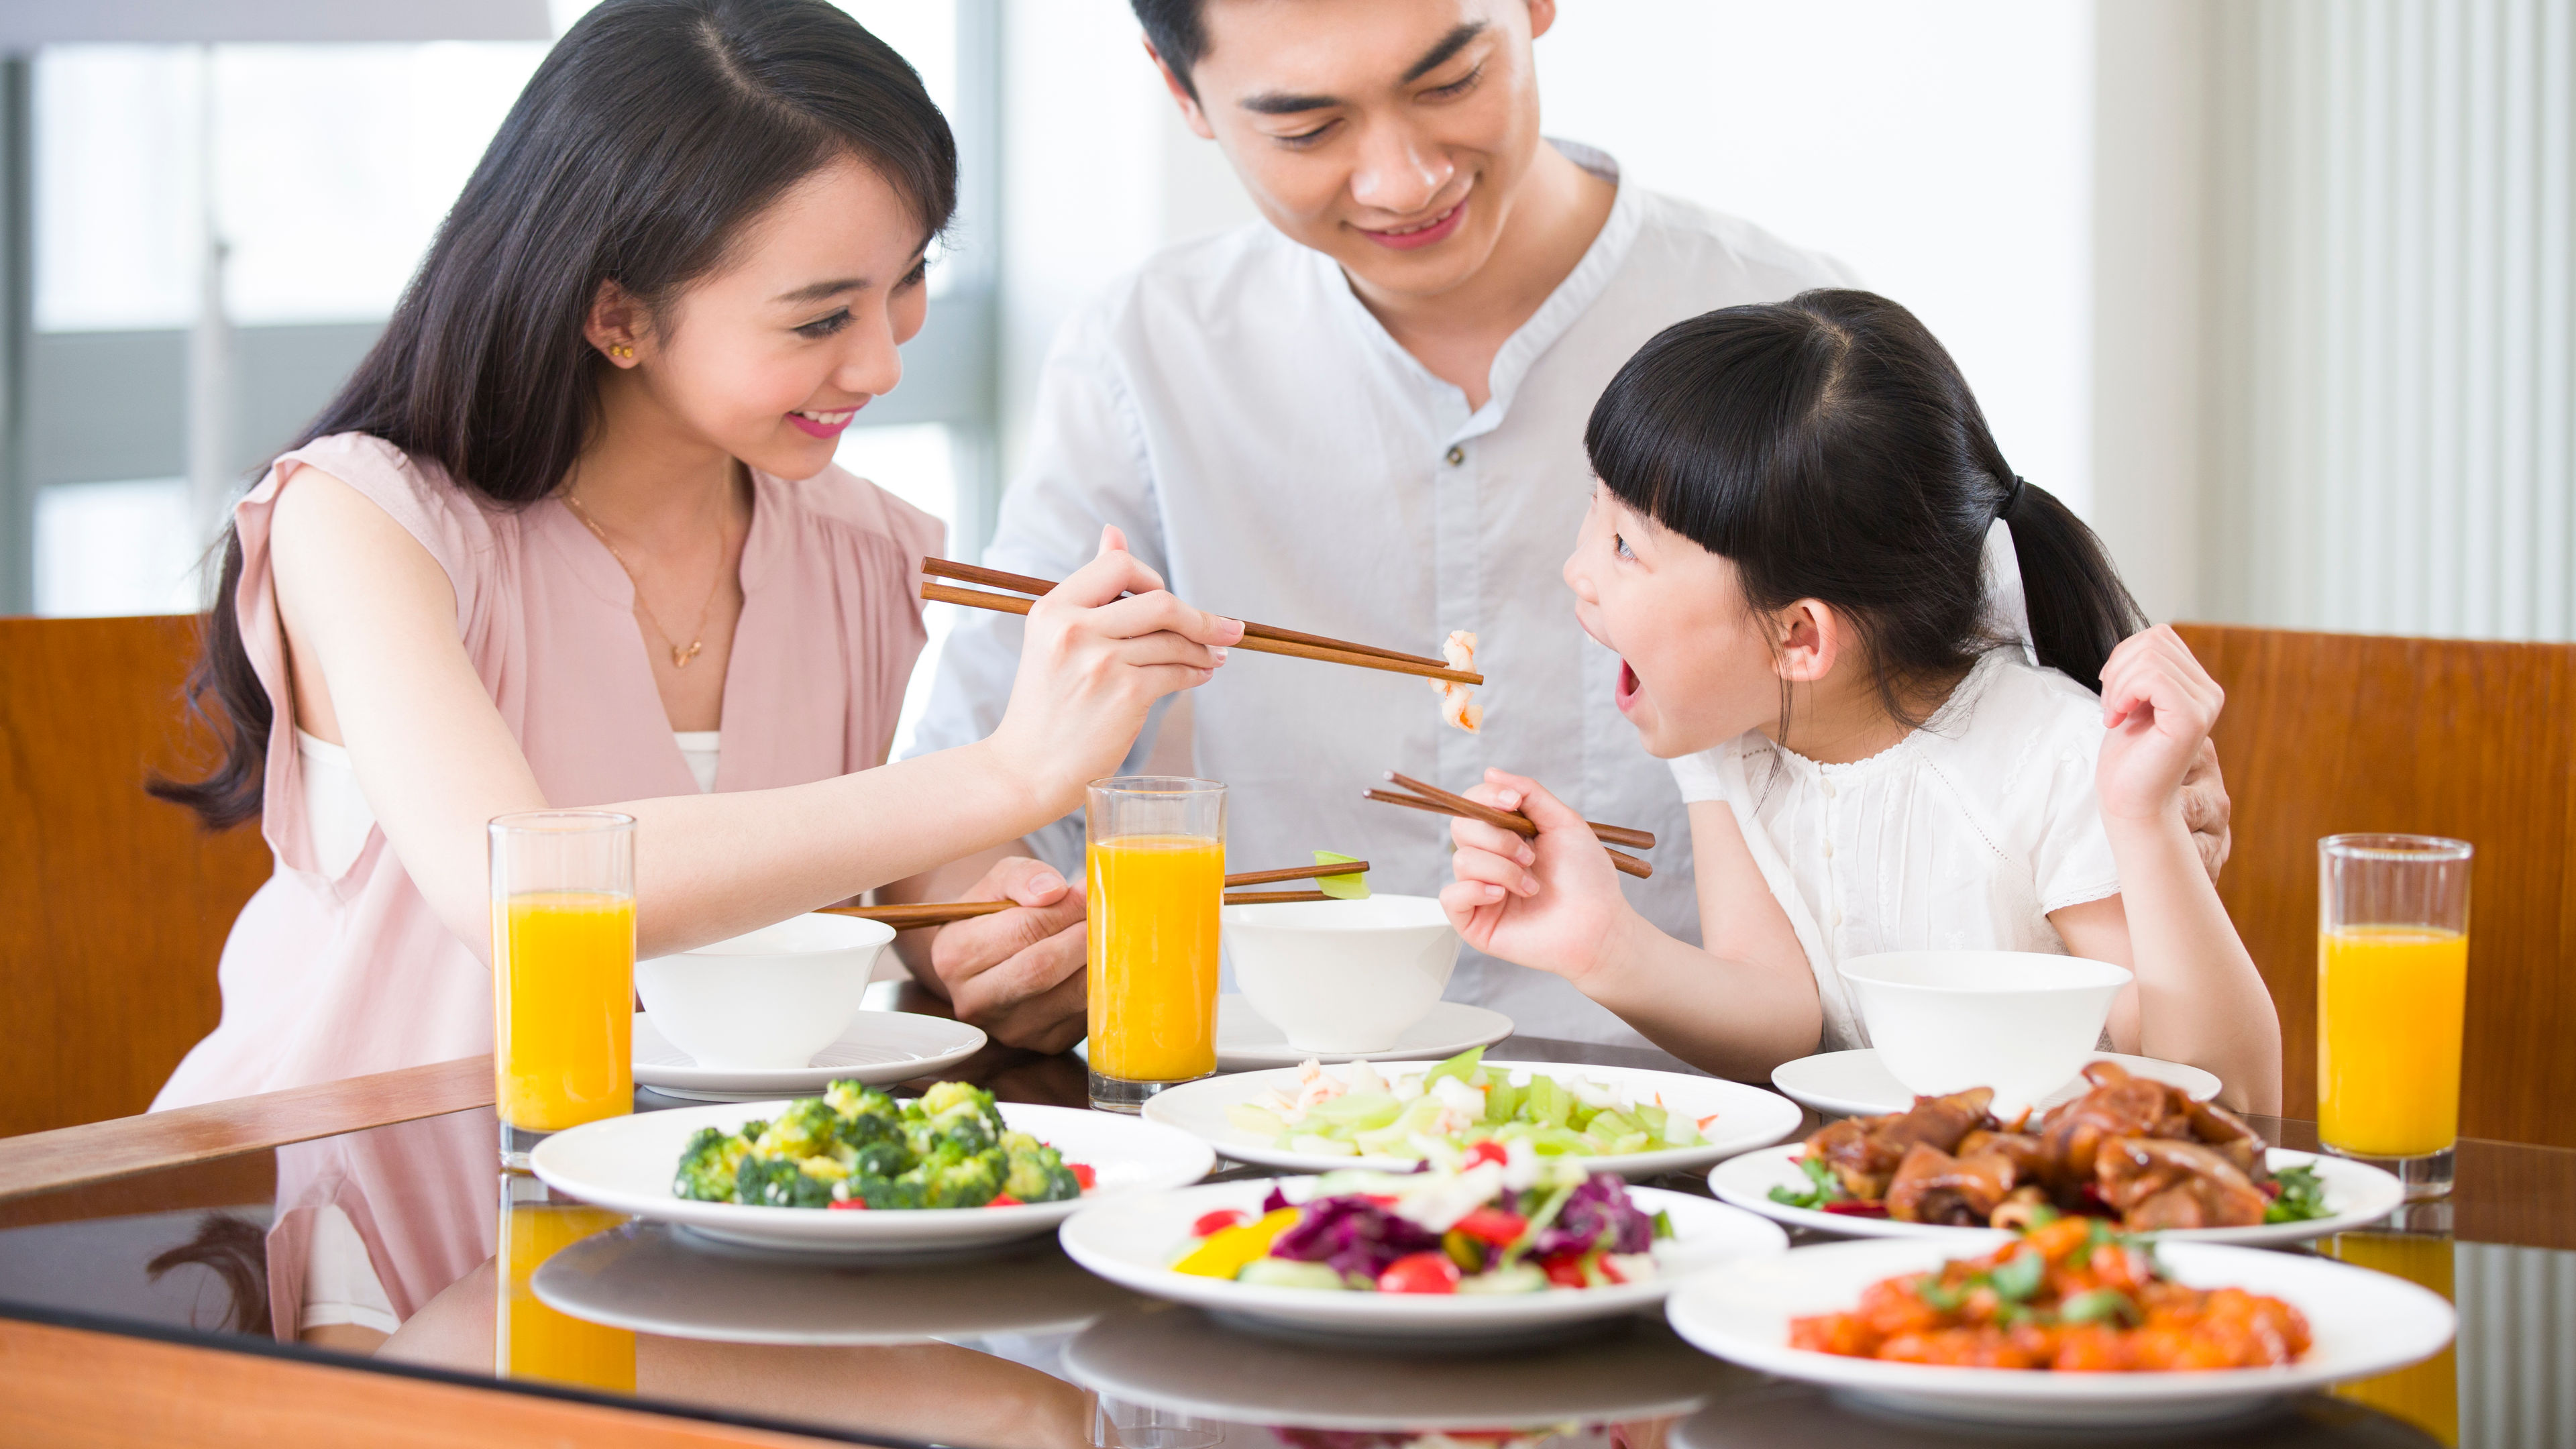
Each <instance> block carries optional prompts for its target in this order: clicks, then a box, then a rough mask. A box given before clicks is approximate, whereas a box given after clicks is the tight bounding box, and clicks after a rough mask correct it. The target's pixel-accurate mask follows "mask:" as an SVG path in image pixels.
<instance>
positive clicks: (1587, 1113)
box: [1226, 1047, 1716, 1169]
mask: <svg viewBox="0 0 2576 1449" xmlns="http://www.w3.org/2000/svg"><path fill="white" fill-rule="evenodd" d="M1484 1057H1485V1049H1484V1048H1483V1047H1476V1048H1473V1049H1471V1050H1468V1051H1464V1052H1460V1053H1459V1054H1458V1055H1456V1056H1454V1057H1451V1058H1450V1059H1449V1060H1447V1061H1445V1062H1442V1063H1440V1064H1439V1065H1438V1066H1435V1067H1430V1068H1427V1069H1421V1070H1415V1071H1409V1072H1397V1073H1392V1074H1389V1073H1384V1072H1381V1071H1380V1070H1379V1069H1378V1068H1377V1067H1376V1066H1374V1065H1372V1064H1370V1063H1368V1062H1352V1063H1349V1064H1348V1065H1346V1066H1340V1067H1326V1066H1324V1065H1322V1064H1321V1063H1318V1062H1314V1061H1308V1062H1306V1063H1305V1064H1304V1065H1303V1066H1302V1067H1300V1068H1299V1077H1298V1082H1297V1086H1296V1089H1295V1090H1294V1091H1286V1090H1279V1089H1273V1090H1270V1091H1266V1092H1263V1093H1262V1094H1261V1095H1260V1096H1258V1097H1255V1098H1253V1099H1252V1100H1250V1101H1246V1102H1237V1103H1235V1104H1234V1105H1233V1106H1230V1107H1228V1108H1227V1109H1226V1122H1227V1125H1229V1126H1231V1127H1233V1128H1234V1129H1235V1130H1236V1131H1238V1132H1243V1133H1247V1134H1249V1135H1251V1136H1254V1137H1258V1138H1260V1139H1261V1140H1263V1141H1264V1142H1267V1143H1269V1144H1271V1145H1272V1146H1274V1147H1277V1148H1279V1149H1280V1150H1282V1151H1286V1152H1302V1153H1309V1154H1312V1155H1316V1156H1326V1157H1393V1158H1398V1159H1401V1160H1404V1161H1409V1162H1429V1163H1432V1164H1434V1165H1436V1166H1439V1167H1443V1168H1452V1169H1454V1168H1456V1167H1457V1166H1458V1165H1459V1164H1460V1163H1462V1162H1463V1161H1465V1159H1466V1155H1467V1151H1468V1148H1469V1147H1470V1146H1472V1145H1473V1144H1475V1143H1478V1142H1484V1141H1493V1142H1498V1143H1502V1144H1504V1145H1506V1146H1508V1145H1510V1144H1512V1143H1515V1142H1526V1143H1528V1144H1529V1150H1530V1151H1531V1152H1534V1153H1536V1154H1537V1155H1539V1156H1542V1157H1609V1156H1614V1155H1625V1154H1628V1153H1634V1152H1661V1151H1664V1150H1666V1149H1669V1148H1676V1147H1702V1146H1706V1145H1707V1141H1708V1139H1707V1138H1705V1137H1703V1136H1702V1135H1701V1130H1702V1129H1703V1128H1704V1127H1705V1126H1706V1125H1707V1124H1708V1123H1709V1122H1711V1121H1714V1120H1716V1119H1715V1114H1710V1115H1708V1116H1704V1117H1701V1118H1698V1119H1696V1120H1694V1119H1693V1118H1691V1117H1690V1116H1689V1115H1688V1114H1686V1113H1682V1112H1677V1111H1673V1110H1671V1109H1669V1108H1667V1107H1666V1106H1665V1105H1664V1104H1663V1102H1662V1101H1660V1100H1656V1101H1637V1100H1635V1099H1633V1098H1631V1097H1630V1096H1629V1095H1628V1094H1627V1093H1626V1092H1625V1091H1623V1090H1622V1089H1620V1088H1619V1087H1617V1086H1615V1085H1612V1084H1609V1083H1604V1082H1595V1081H1590V1080H1587V1079H1585V1078H1583V1077H1580V1076H1576V1075H1573V1074H1572V1073H1571V1072H1569V1073H1568V1074H1566V1075H1565V1076H1563V1077H1554V1076H1549V1075H1547V1074H1546V1073H1543V1072H1532V1071H1528V1070H1527V1069H1521V1070H1517V1071H1507V1070H1505V1069H1503V1068H1500V1067H1489V1066H1487V1065H1485V1061H1484Z"/></svg>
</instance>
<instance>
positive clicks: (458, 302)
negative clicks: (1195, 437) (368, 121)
mask: <svg viewBox="0 0 2576 1449" xmlns="http://www.w3.org/2000/svg"><path fill="white" fill-rule="evenodd" d="M842 156H855V157H856V158H858V159H859V160H860V161H861V162H863V163H865V164H866V165H868V166H870V167H872V168H874V169H875V170H876V171H877V172H878V173H879V174H880V175H882V176H883V177H885V179H886V181H887V182H888V183H889V184H890V185H891V186H892V187H893V188H894V190H895V191H896V192H897V193H898V194H900V195H901V196H903V197H904V199H905V200H906V201H908V202H909V203H910V205H911V207H912V210H913V214H914V219H915V220H916V221H917V222H918V223H919V224H920V226H921V229H922V231H923V233H924V234H925V235H929V234H934V233H937V232H939V231H942V230H944V229H945V228H946V227H947V225H948V222H949V219H950V217H951V216H952V215H953V213H954V211H955V209H956V201H957V145H956V141H955V139H954V138H953V137H952V136H951V135H950V133H949V130H948V122H947V120H946V119H945V118H944V117H942V116H941V115H940V114H939V109H938V107H936V106H934V105H932V104H931V102H930V96H929V94H928V92H926V91H924V90H923V89H922V86H921V78H920V77H919V76H917V75H915V74H914V73H913V70H912V67H911V66H909V65H907V64H905V63H904V60H903V57H901V56H899V55H897V54H895V52H894V51H893V50H892V49H890V48H888V47H887V46H886V44H885V43H884V42H883V41H880V40H878V39H877V38H876V37H875V36H873V35H870V34H869V33H868V32H867V31H866V30H864V29H862V28H861V27H860V25H859V24H858V22H857V21H855V20H852V19H851V18H850V17H849V16H848V15H847V14H845V13H843V12H842V11H841V10H839V9H837V8H836V7H834V6H832V5H830V4H828V3H826V0H608V3H605V4H602V5H600V6H599V7H598V8H596V9H594V10H592V11H591V12H590V13H589V14H588V15H586V16H584V17H582V19H581V20H580V21H579V22H578V23H576V24H575V25H574V26H573V27H572V29H571V30H570V31H568V32H566V33H565V35H564V37H563V39H562V40H561V41H560V42H558V43H557V44H556V46H555V48H554V49H553V51H551V52H550V53H549V54H548V55H547V56H546V59H545V62H544V63H543V64H542V65H540V66H539V67H538V68H537V73H536V75H535V76H534V77H533V78H532V79H530V80H529V82H528V88H527V89H526V90H525V91H523V92H521V93H520V96H519V99H518V101H517V103H516V104H514V105H512V106H511V107H510V114H509V117H508V119H506V120H504V121H503V122H502V123H501V129H500V131H499V133H498V134H496V135H495V136H494V137H493V138H492V144H491V146H490V148H489V149H487V150H486V151H485V152H484V153H483V159H482V161H481V163H480V164H478V165H477V166H476V167H475V168H474V175H473V177H472V179H471V180H469V181H467V182H466V183H465V190H464V191H463V193H462V194H460V195H459V196H458V197H457V199H456V205H455V206H454V208H453V209H451V210H450V211H449V212H448V214H447V219H446V220H445V221H444V222H443V223H441V224H440V226H439V230H438V236H437V239H436V240H435V241H433V242H432V243H431V244H430V249H429V255H428V256H427V257H426V258H425V259H424V260H423V261H422V262H421V266H420V271H419V273H418V274H417V275H416V276H414V277H413V278H412V281H411V285H410V287H409V288H408V289H406V290H405V292H404V294H403V298H402V301H401V303H400V304H399V305H397V306H396V307H395V309H394V314H393V318H392V320H391V321H390V322H388V323H387V324H386V327H385V331H384V335H383V336H382V337H380V338H378V339H377V341H376V345H375V347H374V348H373V349H372V350H370V351H369V352H368V354H367V357H366V360H365V361H364V362H361V363H360V364H359V365H358V370H357V371H356V372H355V373H354V374H352V375H351V376H350V378H349V381H348V383H347V384H346V385H345V386H343V387H342V388H341V389H340V394H339V396H337V397H335V398H333V399H332V400H331V403H330V405H329V406H328V407H325V408H324V409H323V410H322V413H321V415H320V416H319V417H317V418H315V419H314V420H313V422H312V424H311V425H310V426H308V427H307V428H306V429H305V431H304V435H303V436H302V437H301V438H299V439H297V440H296V442H295V443H294V444H293V445H291V446H292V447H301V446H303V445H304V444H305V443H309V442H311V441H312V440H314V439H315V438H320V437H327V436H329V435H331V434H334V433H346V432H359V433H371V434H373V435H375V436H376V437H379V438H382V439H384V440H385V441H386V442H389V443H391V444H393V445H394V446H395V447H397V448H400V449H402V450H403V451H404V452H405V453H408V454H410V455H411V456H412V457H413V458H415V459H417V460H419V461H421V462H422V463H424V464H436V465H437V466H438V467H440V468H443V469H445V470H446V473H447V476H448V477H449V478H450V479H451V480H453V481H454V482H455V483H456V485H457V486H459V487H463V488H466V489H470V490H471V491H473V492H474V493H476V494H478V495H480V496H481V497H482V498H483V499H484V500H486V501H488V502H489V503H491V504H493V505H496V506H501V507H524V506H525V505H527V504H530V503H534V502H536V501H537V500H539V499H541V498H544V497H545V496H546V495H547V494H549V493H551V492H553V491H554V489H555V488H556V486H557V485H558V484H559V483H561V482H562V480H563V478H564V476H565V474H566V473H567V471H568V470H569V469H570V468H571V467H572V463H573V460H574V457H575V455H577V454H578V453H579V452H580V450H581V447H582V444H583V442H584V441H585V440H586V439H587V438H588V437H589V435H590V431H591V429H592V428H593V427H594V426H596V424H597V422H598V417H599V403H598V392H597V380H598V379H597V369H598V368H600V367H602V366H605V365H606V364H604V363H603V362H602V361H601V360H600V359H599V358H598V357H597V356H596V355H595V354H594V353H593V351H592V350H591V347H590V345H589V343H588V342H587V341H585V340H584V338H583V335H582V329H583V325H584V323H585V321H586V319H587V316H588V313H589V309H590V306H591V302H592V299H593V298H594V297H595V296H596V295H597V294H598V292H599V289H600V285H601V284H602V283H604V282H611V281H613V282H616V283H617V284H618V285H619V286H620V287H622V288H624V289H625V290H626V292H627V293H629V294H630V295H632V296H633V297H635V298H636V299H637V300H638V301H639V302H640V303H642V305H643V306H644V308H645V309H646V311H647V312H648V314H649V313H652V312H655V311H658V310H659V309H660V308H662V307H663V306H665V305H667V304H668V303H669V302H670V301H671V300H672V299H673V298H674V297H676V296H677V294H678V293H679V292H680V291H681V290H682V289H683V288H685V287H686V286H687V285H688V284H689V283H691V282H694V281H696V280H698V279H700V278H702V277H705V276H706V275H708V274H709V273H711V272H714V271H716V270H717V269H719V268H720V267H722V266H723V265H724V264H725V263H726V262H727V261H728V260H729V257H728V249H729V248H730V247H731V245H732V244H733V242H734V240H735V238H736V237H737V236H739V234H740V233H741V231H742V228H743V225H744V224H745V223H746V222H748V221H750V220H751V219H752V218H753V217H755V216H757V215H758V214H759V213H760V212H761V211H762V210H763V209H764V208H766V207H767V206H768V205H769V204H770V203H771V202H773V201H775V200H776V199H777V198H778V197H779V196H780V195H781V194H782V193H784V192H785V191H787V190H788V189H789V188H791V187H793V186H794V185H795V184H796V183H797V182H799V181H801V180H803V179H804V178H805V177H807V176H809V175H811V174H813V173H814V172H815V171H816V170H818V169H820V168H821V167H823V166H825V165H827V164H829V163H830V162H832V161H833V160H835V159H836V158H839V157H842ZM223 551H224V563H223V572H222V577H221V582H220V583H219V585H218V587H217V591H216V594H215V597H214V601H213V605H212V607H211V608H209V609H208V611H207V614H206V619H205V625H204V631H205V653H204V655H203V657H201V658H200V659H199V661H198V663H197V666H196V669H195V671H194V672H193V673H192V674H191V675H190V678H189V683H188V696H189V700H190V702H191V703H192V704H193V705H194V706H195V707H196V709H197V710H198V711H199V712H200V713H202V714H203V715H204V716H205V717H206V718H207V719H208V721H209V723H211V724H212V725H213V727H214V730H215V733H216V736H217V737H218V739H220V740H221V742H222V746H223V758H222V760H221V761H220V762H219V763H218V764H217V765H216V767H215V769H214V771H213V773H211V774H209V775H208V776H207V777H206V778H204V779H202V780H194V781H186V782H180V781H170V780H161V781H156V782H154V784H153V785H152V791H153V793H154V794H156V795H159V796H161V797H162V798H163V799H165V800H174V801H177V802H179V803H180V804H183V805H186V806H188V807H190V808H191V809H193V810H195V811H196V812H197V814H198V815H199V816H200V817H202V818H203V819H204V820H205V822H206V824H207V825H208V826H209V827H212V828H217V829H220V828H223V827H226V826H231V825H237V824H240V823H241V822H243V821H246V820H250V819H253V818H255V817H257V816H258V814H259V813H260V792H261V786H262V782H263V776H264V774H265V771H266V763H267V756H268V735H269V729H270V726H271V723H272V717H273V710H272V706H271V704H270V701H269V698H268V693H267V691H266V690H265V689H264V688H263V687H262V686H261V684H260V681H259V677H258V675H257V674H255V673H254V672H253V671H252V669H251V663H250V656H249V654H248V653H247V652H246V651H245V650H244V649H243V647H242V636H241V625H240V622H239V621H238V620H237V619H236V618H235V617H234V613H233V603H234V595H235V593H236V591H237V589H238V587H239V585H240V582H241V572H242V550H241V539H240V537H239V536H238V535H237V534H229V533H228V535H227V537H226V539H225V540H224V544H223Z"/></svg>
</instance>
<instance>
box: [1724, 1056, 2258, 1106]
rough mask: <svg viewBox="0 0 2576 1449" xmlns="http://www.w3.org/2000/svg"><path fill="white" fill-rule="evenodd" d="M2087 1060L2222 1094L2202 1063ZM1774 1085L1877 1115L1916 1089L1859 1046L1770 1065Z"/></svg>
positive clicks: (2049, 1099) (2073, 1088) (2055, 1100)
mask: <svg viewBox="0 0 2576 1449" xmlns="http://www.w3.org/2000/svg"><path fill="white" fill-rule="evenodd" d="M2085 1060H2086V1061H2087V1062H2118V1063H2119V1064H2120V1065H2121V1066H2124V1067H2127V1068H2128V1069H2129V1074H2130V1075H2131V1076H2137V1077H2153V1078H2154V1079H2155V1080H2157V1081H2159V1082H2171V1083H2172V1084H2174V1085H2175V1086H2177V1087H2180V1088H2182V1089H2183V1091H2184V1092H2185V1093H2186V1094H2188V1095H2189V1096H2190V1097H2191V1099H2192V1100H2193V1101H2195V1102H2206V1101H2208V1100H2209V1099H2210V1098H2212V1097H2215V1096H2217V1095H2218V1086H2219V1082H2218V1078H2217V1077H2216V1076H2214V1075H2212V1074H2211V1073H2208V1072H2204V1071H2202V1070H2201V1069H2200V1068H2198V1067H2195V1066H2190V1065H2187V1064H2185V1063H2182V1062H2168V1061H2161V1060H2158V1059H2157V1058H2155V1057H2133V1056H2128V1055H2126V1054H2124V1053H2121V1052H2095V1053H2094V1054H2093V1055H2091V1056H2089V1057H2087V1058H2085ZM1771 1085H1773V1086H1775V1087H1778V1088H1779V1089H1780V1090H1781V1091H1783V1092H1786V1093H1788V1094H1789V1095H1790V1096H1791V1097H1792V1098H1794V1099H1795V1100H1797V1101H1798V1102H1800V1103H1802V1104H1803V1105H1806V1106H1809V1107H1813V1108H1815V1109H1816V1110H1817V1111H1819V1112H1822V1113H1824V1114H1825V1115H1826V1116H1828V1117H1875V1116H1879V1115H1881V1114H1882V1113H1887V1112H1902V1111H1904V1110H1905V1109H1906V1108H1908V1107H1911V1106H1913V1105H1914V1094H1913V1093H1912V1092H1909V1091H1907V1090H1905V1084H1904V1083H1903V1082H1900V1081H1898V1080H1896V1074H1895V1073H1893V1072H1891V1071H1889V1070H1888V1069H1887V1067H1886V1066H1885V1064H1883V1063H1881V1062H1880V1061H1879V1059H1878V1053H1876V1052H1874V1051H1871V1050H1870V1049H1869V1048H1867V1047H1863V1048H1861V1049H1860V1050H1858V1051H1849V1052H1823V1053H1820V1054H1818V1055H1816V1056H1812V1057H1800V1058H1798V1059H1797V1060H1796V1061H1794V1062H1783V1063H1781V1064H1780V1065H1779V1066H1777V1067H1775V1068H1773V1069H1772V1072H1771ZM2090 1087H2091V1084H2090V1083H2088V1082H2086V1081H2085V1080H2084V1078H2083V1076H2082V1074H2080V1073H2079V1074H2078V1075H2077V1076H2076V1078H2075V1080H2073V1081H2071V1082H2068V1083H2067V1084H2066V1085H2065V1086H2063V1087H2060V1088H2058V1089H2057V1090H2056V1091H2054V1092H2051V1093H2049V1094H2048V1095H2047V1096H2045V1097H2042V1098H2040V1099H2039V1108H2038V1110H2039V1111H2042V1112H2045V1111H2047V1110H2048V1109H2049V1108H2051V1107H2054V1106H2056V1105H2057V1104H2059V1103H2060V1102H2071V1101H2073V1100H2074V1099H2075V1098H2077V1097H2079V1096H2082V1095H2083V1094H2084V1093H2085V1092H2086V1091H2088V1090H2090Z"/></svg>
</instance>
